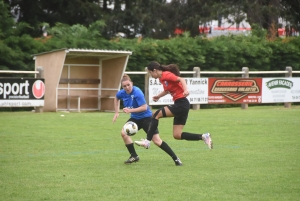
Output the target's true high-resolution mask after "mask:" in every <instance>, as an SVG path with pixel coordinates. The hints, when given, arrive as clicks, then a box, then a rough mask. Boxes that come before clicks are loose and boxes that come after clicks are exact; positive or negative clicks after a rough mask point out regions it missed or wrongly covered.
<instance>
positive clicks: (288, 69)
mask: <svg viewBox="0 0 300 201" xmlns="http://www.w3.org/2000/svg"><path fill="white" fill-rule="evenodd" d="M285 70H286V71H288V72H287V73H286V74H285V77H292V76H293V75H292V74H293V69H292V67H290V66H287V67H286V68H285ZM291 106H292V103H284V107H285V108H291Z"/></svg>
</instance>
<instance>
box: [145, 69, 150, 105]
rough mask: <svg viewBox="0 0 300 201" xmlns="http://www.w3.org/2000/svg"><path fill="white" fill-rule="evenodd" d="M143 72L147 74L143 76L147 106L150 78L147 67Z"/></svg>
mask: <svg viewBox="0 0 300 201" xmlns="http://www.w3.org/2000/svg"><path fill="white" fill-rule="evenodd" d="M145 71H146V72H147V73H146V74H145V83H144V85H145V94H144V95H145V99H146V102H147V104H148V105H149V78H150V76H149V73H148V70H147V67H145ZM149 107H150V109H151V110H152V106H151V105H149Z"/></svg>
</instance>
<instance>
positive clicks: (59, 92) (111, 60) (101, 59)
mask: <svg viewBox="0 0 300 201" xmlns="http://www.w3.org/2000/svg"><path fill="white" fill-rule="evenodd" d="M131 54H132V52H130V51H119V50H94V49H93V50H92V49H67V48H64V49H58V50H53V51H50V52H43V53H39V54H35V55H33V59H34V60H35V70H36V71H40V73H39V74H40V76H41V75H42V76H41V77H42V78H44V79H45V95H44V101H45V103H44V107H43V109H42V110H43V111H45V112H56V111H78V112H80V111H97V110H98V111H112V110H114V97H115V94H116V92H117V91H118V90H119V89H120V86H121V84H120V80H121V78H122V76H123V74H124V72H125V69H126V66H127V62H128V59H129V56H130V55H131Z"/></svg>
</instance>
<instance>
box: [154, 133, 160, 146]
mask: <svg viewBox="0 0 300 201" xmlns="http://www.w3.org/2000/svg"><path fill="white" fill-rule="evenodd" d="M152 142H153V143H154V144H155V145H157V146H160V145H161V143H162V140H161V139H160V137H159V135H158V134H156V135H154V136H153V138H152Z"/></svg>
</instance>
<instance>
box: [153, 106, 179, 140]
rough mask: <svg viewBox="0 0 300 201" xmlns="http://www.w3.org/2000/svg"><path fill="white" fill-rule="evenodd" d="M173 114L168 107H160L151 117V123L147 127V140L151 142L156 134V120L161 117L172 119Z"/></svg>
mask: <svg viewBox="0 0 300 201" xmlns="http://www.w3.org/2000/svg"><path fill="white" fill-rule="evenodd" d="M173 116H174V115H173V113H172V112H171V111H170V109H169V106H165V107H162V108H160V109H158V110H157V111H156V112H154V114H153V115H152V118H151V122H150V125H149V129H148V131H147V140H148V141H151V140H152V137H153V135H155V134H156V132H155V131H156V129H157V128H158V120H159V119H160V118H163V117H173Z"/></svg>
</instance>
